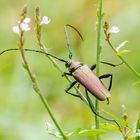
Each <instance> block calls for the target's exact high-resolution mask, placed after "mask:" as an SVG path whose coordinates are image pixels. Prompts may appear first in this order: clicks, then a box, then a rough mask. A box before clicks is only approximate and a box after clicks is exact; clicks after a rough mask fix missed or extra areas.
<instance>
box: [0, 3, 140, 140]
mask: <svg viewBox="0 0 140 140" xmlns="http://www.w3.org/2000/svg"><path fill="white" fill-rule="evenodd" d="M97 2H98V1H97V0H92V1H91V0H70V1H69V0H59V1H57V0H20V1H19V0H11V1H10V0H0V19H1V20H0V51H1V50H4V49H6V48H15V47H17V43H18V37H17V35H16V34H14V33H13V32H12V26H14V25H15V24H16V22H17V20H18V18H19V15H20V12H21V9H22V7H23V5H24V4H27V5H28V16H30V17H31V18H32V19H33V18H34V16H35V12H34V10H35V8H36V7H37V6H39V7H40V11H41V13H42V15H47V16H48V17H49V18H50V19H51V23H50V24H49V25H47V26H46V27H44V29H43V34H42V35H43V41H44V43H45V44H46V45H47V47H48V48H51V50H50V53H52V54H55V55H57V56H59V57H62V58H65V59H68V52H67V48H66V41H65V34H64V25H65V24H67V23H68V24H71V25H74V26H75V27H76V28H77V29H78V30H79V31H80V32H81V34H82V35H83V38H84V41H81V40H80V38H79V37H78V36H77V35H76V34H75V32H74V31H72V30H69V34H70V38H71V47H72V50H73V58H74V59H76V60H80V61H82V62H84V63H86V64H88V65H89V66H91V65H92V64H94V63H96V20H97V16H96V13H97ZM103 10H104V14H105V15H104V21H108V22H109V23H110V25H111V26H112V25H116V26H118V27H119V28H120V33H119V34H116V35H112V37H111V39H112V42H113V44H114V46H118V45H119V44H120V43H121V42H123V41H125V40H128V43H127V44H126V46H125V49H129V50H131V52H129V53H127V54H124V58H125V59H126V60H127V61H128V63H129V64H130V65H132V66H133V67H134V68H135V69H136V70H137V71H138V72H140V62H139V60H140V47H139V46H140V0H135V1H132V0H123V1H122V0H104V1H103ZM33 22H34V21H33ZM32 27H33V25H32ZM25 40H26V47H27V48H33V49H38V45H37V41H36V37H35V31H34V28H33V29H32V31H30V32H28V33H26V38H25ZM102 40H103V41H102V46H103V49H102V55H101V59H102V60H104V61H107V62H111V63H115V64H118V63H120V60H119V59H118V58H117V57H116V56H115V54H114V53H113V52H112V50H111V49H110V48H109V47H108V45H107V44H106V42H105V41H104V35H102ZM27 58H28V61H29V63H30V66H31V68H32V71H33V72H34V73H35V74H36V77H37V80H38V83H39V86H40V88H41V90H42V92H43V93H44V95H45V97H46V98H47V100H48V101H49V104H50V106H51V108H52V110H53V112H54V114H55V116H56V118H57V120H58V122H59V123H60V124H61V126H62V127H63V129H64V130H66V131H73V130H75V129H76V128H87V129H88V128H90V127H91V126H94V115H93V114H92V113H91V112H90V110H89V108H88V107H87V106H86V105H85V104H84V103H82V102H81V101H80V100H79V99H76V98H74V97H72V96H70V95H67V94H65V92H64V89H65V88H66V86H67V85H68V82H67V81H66V80H65V78H62V77H61V74H60V73H59V72H58V71H57V70H56V68H55V67H54V66H53V65H52V64H51V62H50V61H49V60H48V59H47V58H46V57H45V56H44V55H40V54H34V53H27ZM58 63H59V64H60V65H61V67H62V68H63V69H64V70H66V69H65V67H64V65H63V64H62V63H61V62H58ZM101 73H113V87H112V90H111V94H112V97H111V99H110V105H107V103H106V102H100V110H101V112H102V111H103V110H105V111H108V112H110V113H112V114H114V115H115V116H117V117H118V118H121V116H122V112H123V111H122V107H121V106H122V105H125V106H126V111H127V113H128V122H129V123H130V124H131V125H132V126H135V124H136V121H137V119H138V117H139V115H140V84H137V85H134V83H135V82H137V81H139V79H138V78H137V77H136V76H135V75H134V74H133V73H132V72H131V71H130V70H129V69H128V68H127V67H126V66H124V65H122V66H119V67H116V68H112V67H109V66H106V65H101ZM105 83H106V84H108V81H107V80H106V81H105ZM93 101H94V98H93ZM100 121H101V122H104V121H103V120H100ZM47 122H49V123H51V124H52V125H53V123H52V122H51V120H50V117H49V116H48V113H47V112H46V110H45V108H44V106H43V105H42V102H41V101H40V99H39V97H38V96H37V95H36V94H35V93H34V91H33V89H32V83H31V81H30V79H29V77H28V75H27V73H26V72H25V70H24V69H23V67H22V61H21V58H20V55H19V53H18V52H9V53H7V54H5V55H2V56H0V140H39V139H40V140H45V139H50V140H55V139H56V138H54V137H52V136H50V135H48V133H47V131H46V123H47ZM102 138H103V139H104V140H112V139H113V140H118V139H119V140H121V139H122V137H121V136H120V134H117V133H115V132H112V131H109V132H108V133H107V134H104V135H102ZM91 139H92V140H93V139H94V136H90V137H87V136H84V137H72V138H71V140H91Z"/></svg>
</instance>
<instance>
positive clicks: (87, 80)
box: [72, 65, 111, 101]
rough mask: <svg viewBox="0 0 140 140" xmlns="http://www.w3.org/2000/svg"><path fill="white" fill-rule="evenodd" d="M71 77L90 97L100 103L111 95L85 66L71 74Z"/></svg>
mask: <svg viewBox="0 0 140 140" xmlns="http://www.w3.org/2000/svg"><path fill="white" fill-rule="evenodd" d="M72 75H73V77H74V78H75V79H76V81H78V82H79V83H80V84H82V85H83V86H84V87H85V88H86V89H87V90H88V91H89V92H90V93H91V94H92V95H94V96H95V97H96V98H98V99H99V100H101V101H104V100H106V99H107V98H109V97H110V96H111V95H110V93H109V91H108V89H107V88H106V87H105V86H104V84H103V83H102V82H101V80H100V79H99V78H98V77H97V76H96V75H94V74H93V73H92V71H91V70H90V68H89V67H88V66H87V65H83V66H81V67H79V68H78V69H76V70H75V71H74V72H72Z"/></svg>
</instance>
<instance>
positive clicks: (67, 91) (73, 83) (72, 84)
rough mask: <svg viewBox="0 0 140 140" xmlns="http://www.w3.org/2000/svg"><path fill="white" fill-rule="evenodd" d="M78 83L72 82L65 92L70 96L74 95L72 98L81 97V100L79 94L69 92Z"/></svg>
mask: <svg viewBox="0 0 140 140" xmlns="http://www.w3.org/2000/svg"><path fill="white" fill-rule="evenodd" d="M76 83H77V81H74V82H72V83H71V84H69V86H68V87H67V88H66V90H65V92H66V93H68V94H70V95H72V96H75V97H79V98H80V99H81V97H80V95H77V94H74V93H71V92H69V90H70V89H71V88H72V87H73V86H74V85H75V84H76Z"/></svg>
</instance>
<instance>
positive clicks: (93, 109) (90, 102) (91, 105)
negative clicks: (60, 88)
mask: <svg viewBox="0 0 140 140" xmlns="http://www.w3.org/2000/svg"><path fill="white" fill-rule="evenodd" d="M85 92H86V99H87V101H88V103H89V106H90V109H91V110H92V112H93V113H94V114H95V115H97V116H98V117H100V118H102V119H103V120H106V121H111V122H114V123H116V125H117V126H118V127H119V129H121V126H120V125H119V124H118V122H117V121H116V120H114V119H110V118H105V117H103V116H101V115H100V114H99V113H98V112H97V111H96V109H95V107H94V105H93V103H92V101H91V99H90V97H89V95H88V91H87V90H86V89H85Z"/></svg>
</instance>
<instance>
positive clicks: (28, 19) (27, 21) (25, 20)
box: [23, 17, 31, 24]
mask: <svg viewBox="0 0 140 140" xmlns="http://www.w3.org/2000/svg"><path fill="white" fill-rule="evenodd" d="M30 21H31V19H30V18H27V17H26V18H25V19H24V20H23V22H24V23H26V24H27V23H29V22H30Z"/></svg>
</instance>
